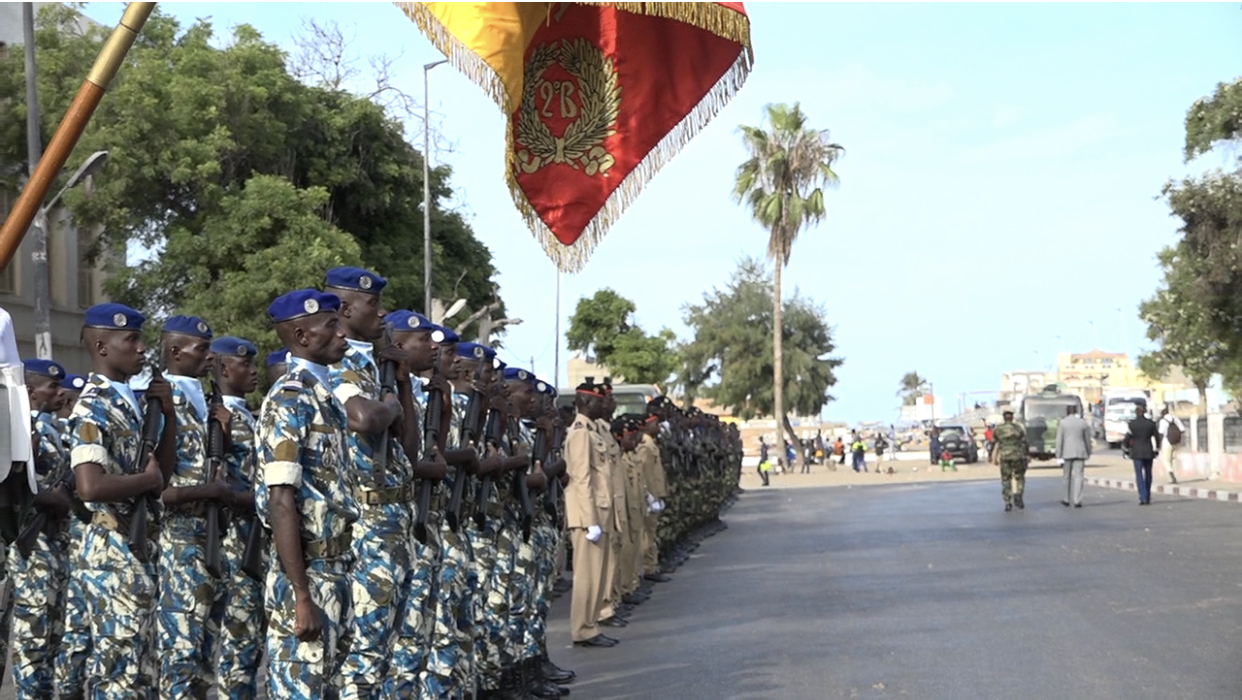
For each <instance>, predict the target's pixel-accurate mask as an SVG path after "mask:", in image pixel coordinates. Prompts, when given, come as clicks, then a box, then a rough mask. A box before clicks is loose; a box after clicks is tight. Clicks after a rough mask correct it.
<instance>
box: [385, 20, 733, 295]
mask: <svg viewBox="0 0 1242 700" xmlns="http://www.w3.org/2000/svg"><path fill="white" fill-rule="evenodd" d="M394 4H395V5H397V6H398V7H399V8H401V10H402V11H403V12H405V14H406V16H408V17H409V18H410V19H411V20H413V21H414V23H415V24H416V25H417V26H418V28H419V30H420V31H422V32H423V34H425V35H426V36H427V38H428V39H429V40H430V41H431V43H432V44H433V45H434V46H435V47H436V49H438V50H439V51H440V52H441V53H443V54H444V56H445V57H446V58H447V59H448V61H449V63H451V64H452V65H453V67H454V68H457V69H458V70H459V71H461V72H462V73H464V74H465V75H466V76H467V77H468V78H470V79H471V80H472V81H474V82H475V83H477V84H478V85H479V86H480V87H482V88H483V89H484V91H486V92H487V94H488V95H490V96H491V98H492V99H493V100H495V102H496V105H497V106H498V107H500V109H501V111H502V112H503V113H504V116H505V180H506V182H507V184H508V186H509V194H510V196H512V197H513V202H514V204H515V205H516V206H517V208H518V211H519V212H520V213H521V215H522V218H523V219H525V220H526V224H527V226H528V227H530V230H531V234H532V235H533V236H534V238H535V240H536V241H538V242H539V245H540V246H541V247H542V248H543V250H544V252H545V253H546V254H547V255H548V257H549V258H551V259H552V262H553V263H554V264H555V265H556V266H557V267H558V268H559V269H560V270H562V271H563V272H579V271H581V270H582V268H584V267H585V266H586V264H587V261H588V260H589V259H590V257H591V254H592V253H593V252H594V251H595V248H596V247H597V246H598V245H599V244H600V243H601V242H602V241H603V239H604V236H605V234H607V233H608V229H609V228H611V227H612V225H613V224H614V223H615V222H616V221H617V219H619V218H620V217H621V215H622V214H623V213H624V212H625V210H626V209H627V208H629V206H630V204H631V203H633V201H634V200H635V199H636V198H637V197H638V195H639V193H640V192H642V190H643V189H644V188H645V187H646V185H647V183H648V182H650V181H651V179H652V178H654V177H655V175H656V173H658V172H659V171H660V169H661V168H662V167H664V164H665V163H667V162H668V161H669V160H671V159H672V158H673V156H675V155H677V153H678V152H680V151H681V149H682V148H683V147H684V146H685V145H686V144H687V143H689V142H690V140H691V139H693V138H694V137H695V136H696V135H698V133H699V131H701V130H702V129H703V127H705V126H707V124H708V123H709V122H710V121H711V120H712V118H713V117H715V116H716V114H717V113H719V112H720V110H721V108H723V107H724V106H725V105H726V104H728V102H729V101H730V100H731V99H733V96H734V95H736V94H737V92H738V90H740V89H741V87H742V85H743V84H744V83H745V82H746V78H747V76H748V75H749V74H750V69H751V66H752V64H753V61H754V53H753V50H752V47H751V44H750V24H749V21H748V20H747V19H746V17H745V15H742V14H740V13H738V12H735V11H733V10H731V9H729V8H726V7H722V6H720V5H717V4H715V3H709V2H685V3H678V2H649V3H608V2H598V3H580V4H584V5H599V6H612V7H615V8H617V9H619V10H623V11H626V12H630V13H633V14H645V15H650V16H655V17H663V18H668V19H672V20H675V21H679V22H684V23H687V24H690V25H692V26H694V27H697V28H699V29H703V30H705V31H708V32H711V33H713V34H715V35H717V36H719V37H721V38H724V39H728V40H730V41H734V42H736V43H738V44H739V45H740V47H739V52H738V57H737V60H736V61H734V63H733V65H732V66H730V68H729V70H727V71H726V72H725V74H724V75H723V76H721V78H720V80H718V81H717V82H716V84H715V85H714V86H712V89H711V90H709V91H708V92H707V95H705V96H704V97H703V99H702V100H700V101H699V103H698V104H697V105H695V107H694V109H692V110H691V111H690V113H689V114H687V115H686V117H685V118H683V119H682V120H681V122H679V123H678V124H677V126H675V127H673V128H672V129H671V130H670V131H669V132H668V133H667V134H665V135H664V138H662V139H661V140H660V142H659V143H658V144H656V146H655V148H653V149H651V151H650V152H648V153H647V155H646V156H644V157H643V160H642V161H641V162H639V164H638V165H637V166H636V167H635V168H634V169H633V170H632V171H630V173H629V174H628V175H626V177H625V179H624V180H622V181H621V184H620V185H618V186H617V188H616V189H614V190H613V191H612V194H611V195H609V197H608V199H607V200H606V201H605V202H604V205H603V207H601V208H600V210H599V212H598V213H597V214H596V215H595V217H594V218H592V219H591V221H590V223H588V224H587V226H586V229H585V230H583V232H582V235H581V236H580V237H579V238H578V240H576V241H575V242H574V244H573V245H570V246H567V245H565V244H563V243H561V242H560V240H559V239H557V238H556V236H555V234H553V233H552V231H551V229H549V228H548V227H547V225H546V224H545V223H544V222H543V220H542V219H540V218H539V215H538V214H537V213H536V212H535V210H534V208H533V207H532V206H531V205H530V202H529V201H528V200H527V199H526V194H525V193H524V192H523V191H522V189H521V187H520V186H519V185H518V182H517V178H516V176H515V174H514V161H515V158H516V154H515V149H514V138H513V114H514V112H515V111H516V110H517V108H518V105H516V104H512V103H511V101H510V99H509V94H508V92H507V91H506V90H505V85H504V82H503V81H502V80H501V79H500V76H499V75H497V74H496V72H495V71H494V70H493V69H492V67H491V66H489V65H488V64H487V63H486V62H485V61H484V60H483V59H482V58H480V57H479V55H478V54H476V53H474V52H473V51H471V50H470V49H469V48H467V47H466V46H465V45H463V44H462V43H461V42H460V41H459V40H458V39H457V38H456V37H454V36H453V35H452V34H451V33H450V32H449V31H448V30H447V29H446V28H445V27H444V25H443V24H442V23H441V22H440V20H439V19H438V18H437V17H436V16H435V15H434V14H432V13H431V11H430V10H429V9H428V8H427V7H426V6H425V4H424V3H421V2H396V3H394ZM543 4H544V5H547V6H548V8H549V10H550V8H551V6H552V5H553V4H555V3H543ZM424 157H426V154H424Z"/></svg>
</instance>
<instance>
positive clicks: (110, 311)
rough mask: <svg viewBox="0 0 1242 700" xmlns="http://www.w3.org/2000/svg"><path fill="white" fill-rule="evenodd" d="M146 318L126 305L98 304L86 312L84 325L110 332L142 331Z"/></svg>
mask: <svg viewBox="0 0 1242 700" xmlns="http://www.w3.org/2000/svg"><path fill="white" fill-rule="evenodd" d="M146 320H147V319H146V317H145V316H143V315H142V314H140V313H138V312H137V311H134V310H133V309H131V308H129V307H128V306H126V305H124V304H117V303H114V302H109V303H107V304H96V305H95V306H92V307H91V308H89V309H87V310H86V318H84V319H83V320H82V325H83V326H84V327H86V328H102V329H104V330H109V331H140V330H142V323H143V321H146Z"/></svg>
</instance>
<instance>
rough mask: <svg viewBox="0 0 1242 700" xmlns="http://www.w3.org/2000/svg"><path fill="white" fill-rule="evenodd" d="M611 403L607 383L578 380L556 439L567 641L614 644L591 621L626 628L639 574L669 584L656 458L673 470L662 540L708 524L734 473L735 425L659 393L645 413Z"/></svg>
mask: <svg viewBox="0 0 1242 700" xmlns="http://www.w3.org/2000/svg"><path fill="white" fill-rule="evenodd" d="M616 407H617V403H616V400H615V399H614V397H613V395H612V387H611V385H610V384H609V382H607V380H605V381H604V382H603V383H598V384H597V383H595V382H594V381H593V379H592V378H590V377H587V378H586V381H585V382H583V383H582V384H581V385H579V386H578V387H577V388H576V389H575V396H574V408H575V411H576V414H575V415H574V417H573V422H572V423H571V424H570V428H569V433H568V437H567V439H566V442H565V461H566V468H567V472H568V474H569V484H568V486H567V487H566V491H565V507H566V527H567V529H568V533H569V537H570V540H571V546H572V548H573V569H574V587H573V600H572V603H571V606H570V632H571V635H572V637H573V640H574V644H575V645H577V646H584V647H605V648H606V647H613V646H616V645H617V644H618V643H619V640H617V639H616V638H614V637H611V636H609V635H606V634H604V633H603V631H602V630H601V629H600V627H601V626H602V627H625V626H627V625H628V620H629V611H630V609H631V607H632V606H633V605H636V604H639V603H641V602H642V601H643V600H644V599H645V595H646V593H645V591H644V590H643V585H642V584H643V580H647V581H656V582H661V581H668V580H669V579H668V577H667V576H666V575H665V574H664V573H663V572H662V571H661V570H660V566H659V552H658V549H659V546H658V544H657V543H658V542H659V541H660V540H661V538H660V537H659V535H660V533H661V528H660V515H661V514H662V513H663V512H664V511H665V510H666V509H667V508H668V505H669V504H668V501H667V500H666V499H667V498H669V497H670V492H669V489H668V488H667V487H668V482H669V481H670V480H669V479H668V478H667V476H668V475H667V474H666V470H665V464H670V465H677V466H678V467H680V468H676V469H675V471H674V476H675V477H677V478H675V479H674V480H673V481H674V483H676V484H677V486H675V487H674V488H675V491H674V492H673V493H674V495H672V498H673V503H674V504H675V505H676V509H675V510H674V511H673V514H675V517H671V518H667V519H666V522H667V525H666V526H665V528H664V530H663V534H664V536H665V537H666V538H675V539H664V540H663V541H665V542H685V540H683V539H680V538H681V537H682V536H684V535H689V534H691V533H692V532H694V531H695V529H696V528H701V526H703V525H706V524H708V523H714V522H718V517H719V513H720V508H721V506H722V505H723V504H724V503H725V501H726V499H727V498H729V497H730V496H731V495H732V493H733V491H735V490H736V485H737V479H738V476H739V474H740V469H741V442H740V437H739V436H738V433H737V430H736V427H732V426H731V427H730V429H728V430H726V429H725V428H724V426H723V424H722V423H720V422H719V421H718V420H715V419H714V418H711V419H709V418H707V417H705V416H704V414H702V413H701V412H699V411H697V410H693V409H692V411H691V412H690V413H689V414H687V413H684V412H680V411H677V410H676V408H675V407H674V406H673V405H672V403H671V402H670V401H668V399H667V398H666V397H658V398H657V399H655V400H653V401H652V402H651V403H650V404H648V406H647V413H646V414H645V415H639V414H625V415H622V416H618V417H614V413H615V411H616ZM661 435H662V437H663V439H662V440H660V441H659V443H657V440H656V438H657V437H659V436H661ZM730 475H732V476H731V477H730ZM730 478H731V479H732V481H731V482H730V481H729V479H730ZM688 546H690V547H693V546H694V545H693V544H689V545H688ZM684 556H685V554H684V550H683V551H682V552H680V553H679V554H678V553H674V552H666V553H665V558H666V560H674V561H676V560H677V559H683V558H684ZM674 561H669V562H668V566H669V567H671V566H672V565H674Z"/></svg>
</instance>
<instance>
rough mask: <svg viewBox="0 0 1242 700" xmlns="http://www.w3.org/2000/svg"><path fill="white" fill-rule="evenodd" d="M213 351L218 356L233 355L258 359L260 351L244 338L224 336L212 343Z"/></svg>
mask: <svg viewBox="0 0 1242 700" xmlns="http://www.w3.org/2000/svg"><path fill="white" fill-rule="evenodd" d="M211 351H212V352H214V353H215V354H217V355H220V356H224V355H233V356H235V357H258V356H259V349H258V348H256V347H255V346H254V343H252V342H250V341H249V340H245V339H243V338H234V337H233V336H231V335H224V336H220V337H219V338H216V339H215V340H213V341H211Z"/></svg>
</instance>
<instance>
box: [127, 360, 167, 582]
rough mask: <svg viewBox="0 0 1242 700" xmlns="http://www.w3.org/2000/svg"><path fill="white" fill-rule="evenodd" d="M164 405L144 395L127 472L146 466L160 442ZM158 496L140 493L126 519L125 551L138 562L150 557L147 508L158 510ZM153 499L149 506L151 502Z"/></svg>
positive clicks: (159, 370)
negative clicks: (135, 445)
mask: <svg viewBox="0 0 1242 700" xmlns="http://www.w3.org/2000/svg"><path fill="white" fill-rule="evenodd" d="M162 371H163V370H162V368H160V367H157V368H156V369H155V372H162ZM163 414H164V405H163V404H162V403H160V400H159V399H157V398H153V397H147V410H146V413H144V414H143V417H142V445H140V446H139V448H138V459H136V460H134V463H133V464H131V465H130V468H129V470H128V471H127V472H126V473H127V474H141V473H142V471H143V470H144V469H146V467H147V458H148V457H149V456H150V455H151V454H152V453H154V452H155V450H156V448H157V447H158V446H159V444H160V434H161V432H162V431H163V422H162V421H161V418H163ZM158 498H159V497H158V496H153V495H151V494H150V493H144V494H142V495H140V496H138V500H137V501H136V502H135V503H134V512H133V513H132V514H131V515H130V520H129V551H130V553H132V554H133V555H134V558H135V559H137V560H138V561H140V562H142V563H144V564H145V563H147V562H148V561H149V560H150V558H151V555H150V551H149V548H148V547H147V539H148V538H147V525H148V522H147V521H148V520H149V519H150V517H151V514H150V511H151V508H152V507H154V508H156V509H157V510H158V509H159V502H158V500H157V499H158ZM153 501H154V502H155V504H154V506H152V502H153Z"/></svg>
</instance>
